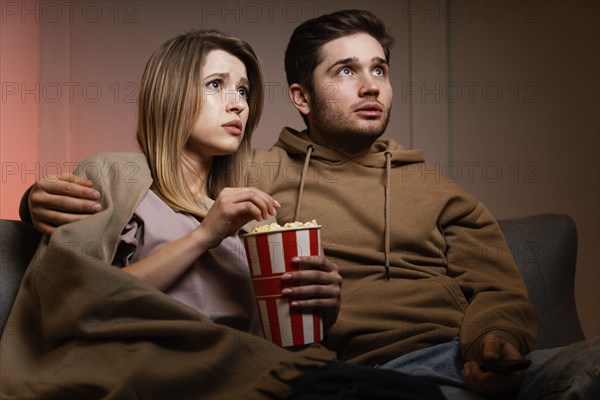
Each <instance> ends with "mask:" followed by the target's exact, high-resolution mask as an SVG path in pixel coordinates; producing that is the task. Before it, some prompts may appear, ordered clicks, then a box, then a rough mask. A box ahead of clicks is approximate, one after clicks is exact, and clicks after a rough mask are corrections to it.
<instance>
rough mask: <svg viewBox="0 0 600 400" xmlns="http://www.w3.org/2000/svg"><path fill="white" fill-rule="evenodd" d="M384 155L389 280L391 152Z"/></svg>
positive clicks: (387, 274)
mask: <svg viewBox="0 0 600 400" xmlns="http://www.w3.org/2000/svg"><path fill="white" fill-rule="evenodd" d="M383 155H384V157H385V172H386V183H385V206H384V220H385V279H386V280H388V281H389V280H390V175H391V169H392V153H390V152H389V151H386V152H385V153H383Z"/></svg>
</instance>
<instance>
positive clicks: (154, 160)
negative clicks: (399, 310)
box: [82, 31, 341, 333]
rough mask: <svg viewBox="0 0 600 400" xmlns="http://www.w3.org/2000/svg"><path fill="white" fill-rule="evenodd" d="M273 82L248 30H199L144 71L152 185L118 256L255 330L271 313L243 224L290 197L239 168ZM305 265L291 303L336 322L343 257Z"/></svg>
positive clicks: (143, 117)
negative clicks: (248, 182) (247, 179)
mask: <svg viewBox="0 0 600 400" xmlns="http://www.w3.org/2000/svg"><path fill="white" fill-rule="evenodd" d="M262 88H263V78H262V71H261V67H260V64H259V61H258V59H257V57H256V55H255V53H254V51H253V50H252V48H251V47H250V46H249V45H248V44H247V43H246V42H244V41H242V40H240V39H238V38H235V37H231V36H228V35H224V34H222V33H220V32H217V31H193V32H190V33H186V34H183V35H180V36H177V37H174V38H172V39H170V40H167V41H166V42H164V43H163V44H162V45H160V46H159V47H158V48H157V49H156V50H155V51H154V53H153V54H152V55H151V56H150V59H149V60H148V63H147V65H146V69H145V71H144V74H143V76H142V80H141V89H140V95H139V109H138V126H137V142H138V144H139V147H140V149H141V151H142V153H143V155H144V156H145V158H146V161H147V166H148V168H149V170H150V174H151V177H152V184H151V187H150V190H147V192H145V193H142V194H138V195H139V196H140V197H141V201H140V202H139V204H138V205H137V207H136V209H135V211H134V214H133V217H132V218H131V220H130V221H129V223H128V224H127V225H126V227H125V229H124V230H123V232H122V234H121V238H120V242H119V244H118V248H117V252H116V255H115V257H114V259H113V265H116V266H119V267H121V268H122V269H123V271H126V272H128V273H130V274H132V275H134V276H136V277H137V278H139V279H140V280H142V281H144V282H146V283H148V284H150V285H152V286H154V287H156V288H157V289H159V290H161V291H164V292H165V293H167V294H169V295H170V296H172V297H174V298H176V299H177V300H179V301H181V302H183V303H185V304H187V305H189V306H191V307H194V308H195V309H197V310H198V311H200V312H201V313H202V314H204V315H206V316H208V317H210V318H211V319H212V320H214V321H215V322H220V323H223V324H225V325H228V326H231V327H233V328H237V329H239V330H243V331H249V332H253V333H259V332H260V331H261V329H260V323H259V320H258V314H257V312H256V306H255V301H254V297H253V291H252V286H251V280H250V276H249V269H248V266H247V263H246V256H245V253H244V249H243V246H242V245H241V242H240V240H239V238H238V236H237V234H236V233H237V232H238V230H239V229H240V228H241V227H242V226H243V225H244V224H246V223H247V222H249V221H251V220H259V221H260V220H263V219H266V218H268V217H269V215H271V216H273V215H276V212H277V211H276V208H277V207H278V206H279V203H278V202H277V201H276V200H275V199H273V198H272V197H271V196H269V195H267V194H266V193H264V192H262V191H260V190H258V189H255V188H247V187H243V186H244V177H243V176H242V175H241V174H237V173H236V171H239V170H241V169H242V168H240V166H241V165H242V163H244V162H245V161H246V160H247V159H248V153H249V151H250V139H251V136H252V132H253V130H254V128H255V127H256V125H257V124H258V120H259V118H260V114H261V111H262V104H263V91H262ZM134 156H139V155H134V154H132V155H129V154H127V153H120V154H114V153H112V154H111V153H109V154H105V155H100V156H96V157H94V158H92V159H91V160H92V161H90V160H88V161H86V162H84V163H82V165H83V169H88V170H89V165H90V162H91V163H93V164H94V165H99V164H102V165H107V164H110V163H107V162H106V160H107V159H109V158H110V159H111V160H112V163H113V164H114V163H120V164H121V165H123V164H125V163H127V162H130V160H132V159H131V158H130V157H134ZM136 168H138V167H136ZM141 168H145V166H141ZM113 186H115V187H116V188H117V189H116V190H118V188H119V186H125V185H124V182H119V181H117V182H115V184H114V185H113ZM127 190H131V186H127ZM128 195H129V196H131V197H134V196H135V195H136V194H135V193H128ZM301 263H302V264H304V267H308V268H303V269H307V270H303V271H298V272H296V273H295V274H294V275H295V276H292V275H289V276H286V278H287V279H288V280H289V281H290V282H291V281H298V282H302V285H301V286H297V287H292V288H289V289H288V290H286V291H285V296H288V297H290V298H291V299H292V306H297V307H323V308H325V309H326V310H329V311H330V313H329V314H330V315H329V318H328V319H329V320H330V321H331V320H332V319H333V318H332V317H334V316H335V314H336V312H337V309H338V307H339V297H340V286H341V277H340V275H339V274H338V272H337V266H336V265H335V264H333V263H331V262H329V261H327V260H326V259H325V258H318V259H315V258H309V257H305V258H303V260H301ZM331 314H333V316H332V315H331Z"/></svg>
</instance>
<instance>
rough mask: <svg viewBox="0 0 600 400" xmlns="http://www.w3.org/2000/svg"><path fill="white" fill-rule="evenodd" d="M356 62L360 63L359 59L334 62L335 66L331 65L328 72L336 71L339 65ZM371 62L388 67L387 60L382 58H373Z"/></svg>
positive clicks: (350, 58) (353, 58) (351, 58)
mask: <svg viewBox="0 0 600 400" xmlns="http://www.w3.org/2000/svg"><path fill="white" fill-rule="evenodd" d="M356 62H358V58H357V57H348V58H344V59H341V60H338V61H336V62H334V63H333V64H331V66H329V68H327V71H326V72H329V71H331V70H332V69H334V68H335V67H337V66H338V65H346V64H352V63H356ZM371 62H372V63H373V64H383V65H388V62H387V60H386V59H385V58H381V57H373V58H371Z"/></svg>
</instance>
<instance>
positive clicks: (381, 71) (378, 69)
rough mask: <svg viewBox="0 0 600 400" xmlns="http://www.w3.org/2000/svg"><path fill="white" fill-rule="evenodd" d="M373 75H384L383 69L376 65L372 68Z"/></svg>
mask: <svg viewBox="0 0 600 400" xmlns="http://www.w3.org/2000/svg"><path fill="white" fill-rule="evenodd" d="M373 75H377V76H385V70H384V69H383V68H381V67H377V68H375V69H374V70H373Z"/></svg>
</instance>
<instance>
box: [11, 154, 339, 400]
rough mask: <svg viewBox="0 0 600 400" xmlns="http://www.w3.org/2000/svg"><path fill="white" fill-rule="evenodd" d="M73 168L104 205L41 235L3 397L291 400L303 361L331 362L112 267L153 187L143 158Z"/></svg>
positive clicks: (316, 350)
mask: <svg viewBox="0 0 600 400" xmlns="http://www.w3.org/2000/svg"><path fill="white" fill-rule="evenodd" d="M92 167H93V168H92ZM132 171H134V173H133V174H132ZM79 173H81V174H82V175H84V176H86V177H87V178H89V179H92V180H93V182H94V187H95V188H97V189H98V190H99V191H100V192H101V193H103V199H102V203H103V211H102V212H100V213H98V214H95V215H94V216H92V217H89V218H86V219H84V220H82V221H78V222H76V223H72V224H69V225H66V226H63V227H61V228H59V229H57V230H56V231H55V232H54V233H53V234H52V236H51V237H50V238H48V237H45V238H44V239H43V240H42V243H41V244H40V247H39V248H38V250H37V252H36V254H35V255H34V257H33V260H32V262H31V264H30V265H29V268H28V269H27V272H26V274H25V276H24V278H23V281H22V284H21V287H20V289H19V293H18V294H17V298H16V300H15V304H14V306H13V309H12V311H11V315H10V317H9V320H8V322H7V325H6V328H5V331H4V334H3V336H2V342H1V344H0V368H1V369H0V398H2V399H19V400H23V399H169V398H173V399H200V398H202V399H236V400H237V399H263V398H265V399H267V398H286V397H288V396H289V395H290V390H291V389H290V383H291V382H292V381H293V380H294V379H295V378H297V377H298V376H300V374H301V373H300V372H299V371H298V369H297V367H298V366H314V367H319V366H323V365H325V364H326V363H327V362H328V361H330V360H332V359H333V358H334V354H333V353H331V352H329V351H327V350H326V349H324V348H323V347H321V346H319V345H315V346H312V347H310V348H308V349H305V350H303V351H298V352H291V351H288V350H285V349H282V348H280V347H278V346H275V345H274V344H272V343H270V342H267V341H266V340H264V339H262V338H259V337H256V336H253V335H251V334H249V333H245V332H241V331H237V330H235V329H232V328H228V327H226V326H224V325H219V324H215V323H214V322H212V321H211V320H210V319H209V318H207V317H205V316H203V315H201V314H199V313H198V312H197V311H196V310H194V309H192V308H190V307H188V306H186V305H184V304H182V303H180V302H178V301H176V300H174V299H172V298H170V297H169V296H167V295H165V294H164V293H162V292H160V291H158V290H156V289H154V288H152V287H150V286H148V285H146V284H144V283H143V282H141V281H139V280H137V279H136V278H134V277H132V276H130V275H129V274H127V273H125V272H123V271H121V270H120V269H118V268H114V267H112V266H111V265H110V263H111V261H112V257H113V256H114V253H115V251H116V245H117V240H118V237H119V233H120V231H121V230H122V229H123V227H124V226H125V224H126V223H127V221H128V220H129V219H130V218H131V215H132V214H133V211H134V210H135V207H136V205H137V204H138V202H139V201H140V199H141V198H142V196H143V194H144V193H145V192H146V191H147V190H148V188H149V187H150V185H151V183H152V180H151V178H150V173H149V170H148V167H147V164H146V161H145V158H144V157H143V156H142V155H140V154H129V153H109V154H102V155H99V156H97V157H95V158H92V159H90V160H88V161H87V162H85V163H83V164H82V165H81V166H80V168H79ZM116 205H118V207H117V206H116Z"/></svg>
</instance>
